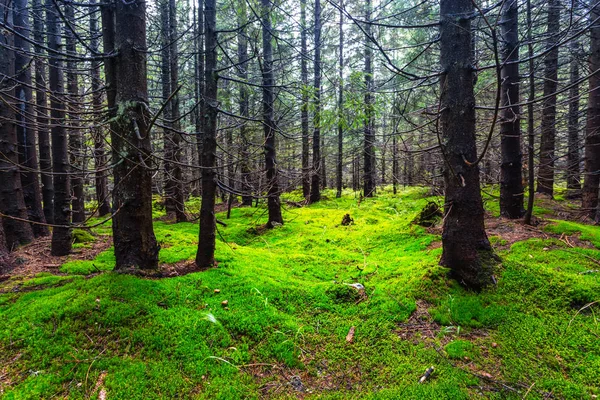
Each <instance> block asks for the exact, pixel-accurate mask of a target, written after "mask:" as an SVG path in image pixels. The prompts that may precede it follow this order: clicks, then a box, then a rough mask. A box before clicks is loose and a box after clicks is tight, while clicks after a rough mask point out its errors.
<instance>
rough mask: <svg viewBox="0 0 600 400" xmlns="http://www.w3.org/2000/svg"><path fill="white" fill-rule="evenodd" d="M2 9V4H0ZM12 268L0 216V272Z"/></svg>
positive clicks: (5, 271)
mask: <svg viewBox="0 0 600 400" xmlns="http://www.w3.org/2000/svg"><path fill="white" fill-rule="evenodd" d="M0 9H2V6H0ZM11 269H12V260H11V259H10V254H9V252H8V247H7V245H6V235H4V228H3V222H2V218H1V217H0V274H4V273H7V272H9V271H10V270H11Z"/></svg>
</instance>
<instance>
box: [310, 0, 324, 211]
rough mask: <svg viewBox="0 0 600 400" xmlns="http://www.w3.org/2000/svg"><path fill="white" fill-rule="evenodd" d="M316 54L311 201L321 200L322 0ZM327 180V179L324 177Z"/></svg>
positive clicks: (317, 0)
mask: <svg viewBox="0 0 600 400" xmlns="http://www.w3.org/2000/svg"><path fill="white" fill-rule="evenodd" d="M314 31H315V56H314V59H313V61H314V63H313V68H314V74H315V76H314V78H315V81H314V87H313V90H314V98H313V102H314V115H313V142H312V151H313V152H312V176H311V182H310V200H309V201H310V202H311V203H316V202H317V201H319V200H321V174H322V173H323V165H322V163H321V0H315V27H314ZM323 181H325V179H323Z"/></svg>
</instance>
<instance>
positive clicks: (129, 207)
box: [102, 0, 159, 271]
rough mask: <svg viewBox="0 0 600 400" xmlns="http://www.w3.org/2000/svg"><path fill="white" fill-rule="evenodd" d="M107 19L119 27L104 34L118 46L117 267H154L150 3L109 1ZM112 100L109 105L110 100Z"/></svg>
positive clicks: (114, 132)
mask: <svg viewBox="0 0 600 400" xmlns="http://www.w3.org/2000/svg"><path fill="white" fill-rule="evenodd" d="M102 22H103V25H105V26H103V29H105V30H110V29H111V27H113V26H114V42H113V43H111V42H110V41H111V39H112V35H110V34H109V35H108V37H105V38H104V40H105V42H104V43H105V44H104V49H105V51H106V52H110V51H112V50H113V49H119V52H118V55H117V56H116V57H115V58H114V59H112V62H109V63H105V68H106V70H105V75H106V78H107V84H108V86H109V89H112V90H114V91H115V92H114V105H115V106H116V107H115V108H113V110H114V111H113V112H114V113H115V117H114V118H113V119H112V122H111V144H112V147H113V155H112V157H113V162H114V163H115V167H114V184H115V187H114V190H113V206H114V208H115V209H116V214H115V216H114V217H113V242H114V247H115V258H116V266H115V270H121V271H128V270H131V269H136V268H141V269H155V268H157V267H158V251H159V246H158V244H157V243H156V237H155V236H154V230H153V227H152V165H149V164H150V161H151V159H152V148H151V144H150V135H149V134H150V132H149V130H148V128H149V127H148V122H149V121H150V115H149V112H148V86H147V80H146V3H145V2H144V1H142V0H134V1H131V2H126V3H125V2H120V1H119V2H116V8H115V9H114V10H113V9H111V8H110V6H103V18H102ZM113 74H114V75H113ZM107 93H109V92H107ZM109 99H110V95H109ZM108 104H109V107H110V106H111V101H110V100H109V102H108Z"/></svg>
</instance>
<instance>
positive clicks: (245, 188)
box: [237, 2, 252, 206]
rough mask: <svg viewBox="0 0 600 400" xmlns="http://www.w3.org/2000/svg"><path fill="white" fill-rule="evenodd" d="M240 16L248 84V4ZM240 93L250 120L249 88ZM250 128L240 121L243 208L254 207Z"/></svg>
mask: <svg viewBox="0 0 600 400" xmlns="http://www.w3.org/2000/svg"><path fill="white" fill-rule="evenodd" d="M239 8H240V11H239V12H240V16H239V23H238V25H239V27H240V31H239V33H238V48H237V50H238V63H239V65H238V75H239V77H240V80H241V81H243V82H246V81H247V80H248V37H247V36H246V35H247V33H246V31H247V29H246V24H247V23H248V15H247V10H246V3H245V2H241V3H240V6H239ZM239 87H240V88H239V91H240V100H239V109H240V115H241V116H242V117H243V118H248V117H249V116H250V111H249V110H250V108H249V99H248V97H249V93H248V87H247V86H246V85H245V84H243V83H242V84H240V85H239ZM248 134H249V133H248V128H247V126H246V121H240V141H241V148H240V169H241V175H242V193H243V195H242V205H243V206H251V205H252V194H251V193H252V185H251V184H250V152H249V151H248V150H249V146H250V142H249V141H248Z"/></svg>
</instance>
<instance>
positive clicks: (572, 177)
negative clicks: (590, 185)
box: [567, 40, 581, 199]
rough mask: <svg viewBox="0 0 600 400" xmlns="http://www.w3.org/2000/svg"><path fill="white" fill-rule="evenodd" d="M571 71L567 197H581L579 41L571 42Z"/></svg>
mask: <svg viewBox="0 0 600 400" xmlns="http://www.w3.org/2000/svg"><path fill="white" fill-rule="evenodd" d="M570 51H571V71H570V75H571V76H570V82H569V84H570V85H571V90H570V91H569V97H570V98H571V101H570V102H569V116H568V120H569V122H568V126H569V127H568V152H567V198H569V199H576V198H580V197H581V181H580V180H581V171H580V168H579V165H580V164H581V159H580V157H579V147H580V143H579V83H577V82H578V81H579V60H578V58H579V42H578V41H577V40H574V41H573V42H572V43H571V49H570Z"/></svg>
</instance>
